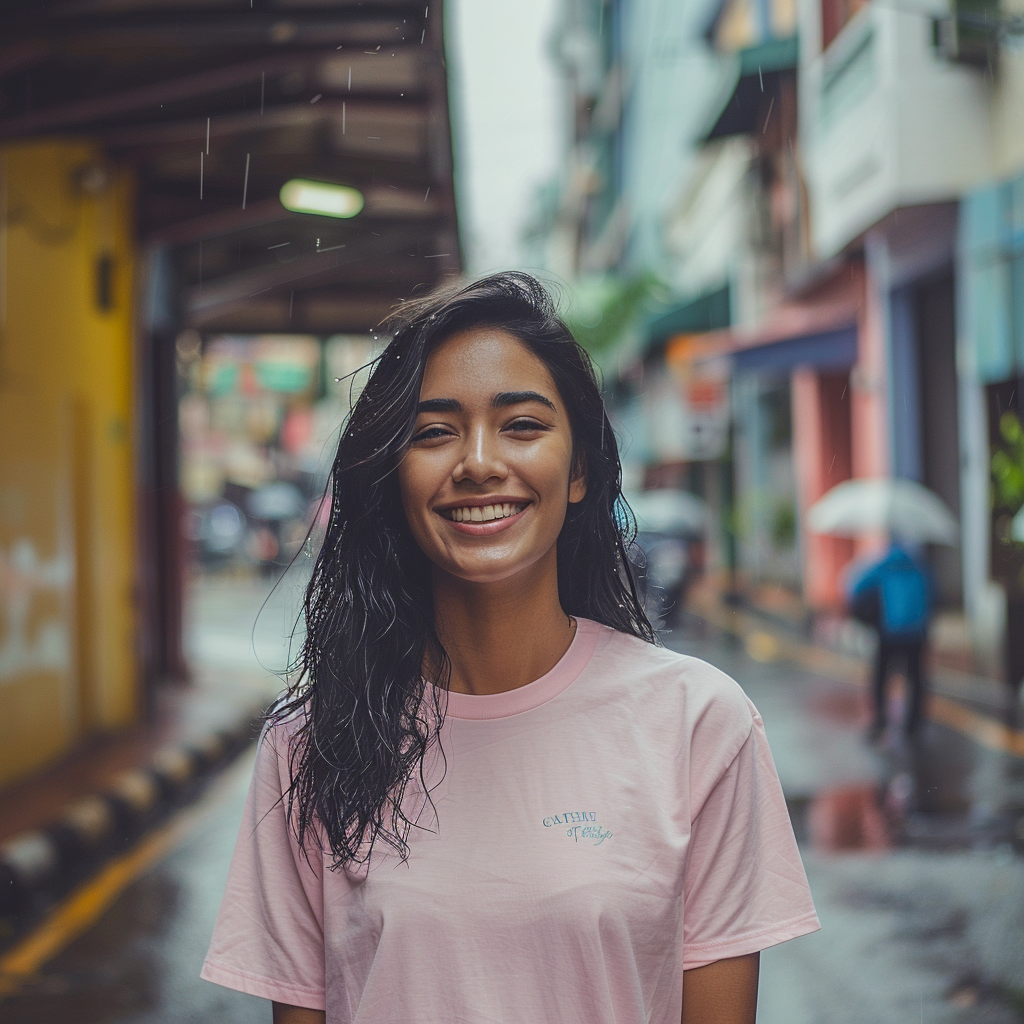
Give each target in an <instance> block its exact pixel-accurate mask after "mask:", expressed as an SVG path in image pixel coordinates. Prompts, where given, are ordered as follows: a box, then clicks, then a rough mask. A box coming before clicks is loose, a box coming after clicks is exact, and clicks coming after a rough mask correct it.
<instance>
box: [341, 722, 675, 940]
mask: <svg viewBox="0 0 1024 1024" xmlns="http://www.w3.org/2000/svg"><path fill="white" fill-rule="evenodd" d="M494 732H497V730H494ZM442 750H443V757H441V758H439V757H436V756H435V758H433V759H432V760H431V762H430V764H429V766H428V780H427V782H428V787H429V789H430V800H429V801H428V800H423V799H422V798H420V799H417V796H416V795H415V793H414V794H413V795H412V797H411V801H410V803H408V804H407V805H406V806H409V807H411V808H412V810H413V811H414V814H415V818H416V825H415V827H414V828H413V830H412V832H411V834H410V837H409V847H410V852H409V857H408V860H407V861H405V862H404V863H403V862H402V861H401V860H400V859H399V858H397V857H395V856H392V855H390V854H388V855H384V856H379V857H376V858H375V860H374V862H372V863H371V865H370V866H369V870H368V871H366V872H365V873H364V874H363V877H362V880H361V881H359V882H358V883H357V884H356V885H355V886H352V887H346V892H345V897H344V900H343V902H341V903H339V904H338V905H336V906H335V907H334V908H333V910H334V912H336V913H338V914H340V915H342V916H343V917H344V921H345V930H346V931H349V932H350V931H351V929H352V928H358V929H360V930H362V931H366V932H368V933H369V934H372V936H373V941H374V942H377V943H379V942H381V941H384V940H385V937H386V935H387V933H388V932H389V931H390V932H391V933H392V934H395V933H401V934H418V935H434V936H437V937H438V940H439V941H442V937H443V941H444V942H445V943H447V944H449V945H452V944H458V943H460V942H461V941H462V940H463V936H465V935H467V934H469V935H474V936H481V935H487V936H488V937H489V941H495V940H497V941H499V942H500V941H501V938H502V937H504V940H505V941H506V942H508V943H509V944H511V945H516V944H519V943H522V942H530V941H531V936H532V937H533V939H534V940H535V939H536V936H537V930H538V929H542V930H543V931H544V933H545V935H546V936H548V938H551V937H552V936H554V937H556V939H557V936H558V935H559V934H564V935H565V936H566V937H567V938H568V937H569V936H574V937H575V938H573V939H572V940H571V941H573V942H576V941H579V936H581V935H591V936H597V939H596V941H607V940H609V938H610V936H612V935H619V936H620V937H622V936H628V937H629V938H628V941H629V942H630V943H633V942H634V937H635V934H636V933H637V932H638V931H639V932H641V933H642V932H645V931H650V930H651V928H652V926H653V924H654V922H658V923H659V924H660V926H661V927H659V928H657V929H656V930H657V931H658V932H659V933H661V934H662V935H664V932H665V930H666V929H667V930H668V931H669V932H671V931H673V930H674V928H675V922H676V921H677V919H678V917H679V915H680V914H681V909H682V908H681V893H682V883H683V870H684V866H685V856H686V848H687V842H688V832H689V830H688V825H687V815H686V814H685V813H684V812H683V808H681V806H680V804H681V801H680V799H679V780H678V779H676V778H674V772H673V765H672V763H671V759H670V758H669V757H668V756H666V752H662V751H658V750H653V749H651V748H650V746H649V745H645V744H644V743H643V741H642V739H639V738H636V737H630V736H629V735H628V731H627V732H626V733H625V734H620V735H619V736H618V738H617V739H616V737H615V736H614V735H609V734H607V733H606V732H605V731H603V730H602V729H601V728H599V727H595V728H588V727H587V726H586V724H585V723H584V724H583V725H582V726H581V725H579V724H577V725H576V726H575V727H574V728H573V729H571V730H565V729H561V728H559V727H557V726H555V727H553V728H545V729H540V730H535V731H531V732H527V733H523V734H518V735H506V734H505V733H499V735H497V736H495V735H493V734H490V733H489V731H488V730H487V729H486V728H480V727H478V726H477V723H472V724H471V727H470V728H467V729H463V730H460V729H458V728H455V729H454V730H452V732H451V733H450V734H449V735H448V736H447V737H446V738H445V742H444V743H443V745H442ZM410 816H412V815H410ZM326 909H327V912H328V914H330V913H331V912H332V908H331V906H330V905H329V906H328V907H327V908H326ZM602 935H604V936H605V939H604V940H601V938H600V936H602ZM556 944H557V941H556Z"/></svg>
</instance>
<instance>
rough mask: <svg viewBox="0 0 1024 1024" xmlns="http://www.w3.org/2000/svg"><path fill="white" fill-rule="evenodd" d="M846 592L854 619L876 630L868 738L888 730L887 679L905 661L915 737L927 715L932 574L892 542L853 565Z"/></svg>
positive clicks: (909, 724) (908, 730) (908, 713)
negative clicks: (876, 555) (925, 665)
mask: <svg viewBox="0 0 1024 1024" xmlns="http://www.w3.org/2000/svg"><path fill="white" fill-rule="evenodd" d="M848 592H849V601H850V607H851V609H852V610H853V612H854V615H855V617H857V618H859V619H860V620H861V621H863V622H865V623H867V624H869V625H871V626H873V628H874V629H875V630H876V631H877V633H878V645H877V647H876V650H875V667H874V676H873V680H872V688H871V694H872V699H873V705H874V717H873V719H872V722H871V726H870V727H869V729H868V739H869V740H870V741H872V742H874V741H875V740H877V739H878V738H879V736H881V735H882V734H883V733H884V732H885V729H886V690H887V684H888V678H889V674H890V672H891V671H893V670H894V669H896V668H899V667H900V666H901V665H902V666H903V667H904V669H905V672H906V680H907V702H906V708H905V711H904V717H903V731H904V733H905V734H906V735H907V736H913V735H915V734H916V733H917V732H918V730H919V729H920V726H921V719H922V716H923V713H924V697H925V678H924V673H923V670H922V659H923V656H924V647H925V641H926V639H927V635H928V622H929V619H930V618H931V605H932V601H931V585H930V582H929V577H928V573H927V571H926V570H925V569H924V567H922V566H921V565H920V564H919V563H918V561H917V559H915V558H914V556H913V555H911V554H910V552H909V551H907V550H906V549H905V548H904V547H902V546H901V545H900V544H898V543H893V544H892V545H891V546H890V547H889V550H888V551H886V553H885V554H884V555H883V556H882V557H881V558H876V559H874V560H871V561H869V562H867V563H866V564H864V565H862V566H859V567H856V568H855V569H854V571H853V572H852V573H851V574H850V579H849V584H848Z"/></svg>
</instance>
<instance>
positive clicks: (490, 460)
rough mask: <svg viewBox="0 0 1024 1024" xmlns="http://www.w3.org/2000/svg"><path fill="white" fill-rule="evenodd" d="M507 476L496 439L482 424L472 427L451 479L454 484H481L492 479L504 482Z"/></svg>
mask: <svg viewBox="0 0 1024 1024" xmlns="http://www.w3.org/2000/svg"><path fill="white" fill-rule="evenodd" d="M507 476H508V467H507V466H506V465H505V463H504V461H503V459H502V458H501V452H500V450H499V443H498V439H497V438H496V437H494V435H493V433H492V432H491V431H490V430H488V429H487V428H486V427H485V426H484V425H483V424H481V425H480V426H477V427H474V428H473V429H472V430H470V431H469V433H468V434H467V436H466V441H465V446H464V448H463V451H462V457H461V458H460V459H459V462H458V465H456V467H455V470H454V471H453V473H452V479H453V480H454V481H455V482H456V483H459V482H461V481H463V480H469V481H471V482H473V483H475V484H482V483H485V482H486V481H488V480H493V479H498V480H504V479H505V477H507Z"/></svg>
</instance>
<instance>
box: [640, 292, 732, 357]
mask: <svg viewBox="0 0 1024 1024" xmlns="http://www.w3.org/2000/svg"><path fill="white" fill-rule="evenodd" d="M729 321H730V299H729V286H728V285H726V286H725V287H724V288H719V289H717V290H715V291H713V292H706V293H705V294H704V295H699V296H698V297H697V298H695V299H692V300H690V301H689V302H686V303H684V304H683V305H681V306H678V307H677V308H675V309H673V310H671V311H670V312H668V313H664V314H663V315H661V316H659V317H657V318H656V319H654V320H651V321H650V322H649V323H648V324H647V328H646V330H645V334H646V341H645V344H644V355H645V356H646V357H647V358H650V357H651V356H654V355H657V354H658V353H659V352H660V351H661V349H662V348H664V346H665V344H666V343H667V342H668V341H669V339H670V338H674V337H676V336H678V335H683V334H685V335H690V334H700V333H703V332H705V331H720V330H721V329H722V328H723V327H728V326H729Z"/></svg>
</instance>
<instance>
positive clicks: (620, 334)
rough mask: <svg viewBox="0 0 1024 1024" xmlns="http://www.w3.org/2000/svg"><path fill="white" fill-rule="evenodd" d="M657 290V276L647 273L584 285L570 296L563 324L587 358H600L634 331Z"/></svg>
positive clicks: (604, 279) (603, 279) (659, 286)
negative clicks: (570, 299)
mask: <svg viewBox="0 0 1024 1024" xmlns="http://www.w3.org/2000/svg"><path fill="white" fill-rule="evenodd" d="M661 287H662V286H661V282H660V281H659V280H658V278H657V276H656V275H654V274H651V273H648V272H645V273H642V274H637V275H635V276H633V277H607V278H600V279H598V280H594V281H589V282H584V283H582V284H580V285H579V287H578V288H577V289H576V290H575V291H574V293H573V299H572V302H571V304H570V306H569V308H568V309H567V310H566V311H565V322H566V324H567V325H568V327H569V330H571V331H572V333H573V335H574V336H575V338H576V340H577V341H578V342H579V343H580V344H581V345H582V346H583V347H584V348H585V349H586V350H587V351H588V352H589V353H590V354H591V355H593V356H600V355H603V354H604V353H606V352H610V351H611V350H612V349H614V348H615V347H617V346H618V345H620V344H621V343H622V342H623V341H624V340H625V339H626V338H627V337H628V336H629V334H630V332H631V331H633V330H634V329H635V328H636V326H637V324H638V323H639V321H640V318H641V317H642V316H643V314H644V313H645V312H646V311H647V309H648V307H649V306H650V305H652V304H653V302H654V300H655V298H656V297H657V296H658V294H659V292H660V290H661Z"/></svg>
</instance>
